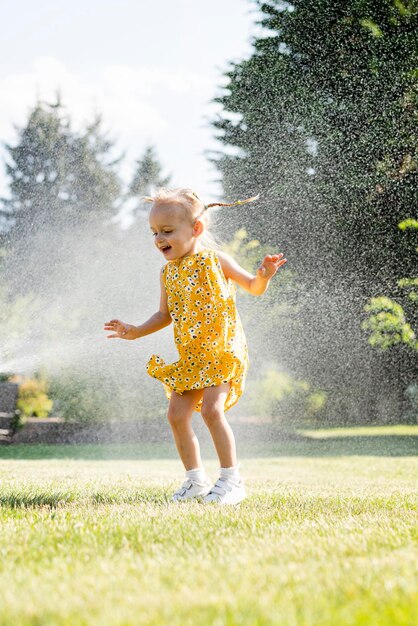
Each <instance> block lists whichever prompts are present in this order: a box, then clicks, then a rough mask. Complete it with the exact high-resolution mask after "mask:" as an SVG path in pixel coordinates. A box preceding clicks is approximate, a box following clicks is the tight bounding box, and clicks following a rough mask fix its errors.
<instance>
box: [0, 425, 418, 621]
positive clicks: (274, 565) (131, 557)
mask: <svg viewBox="0 0 418 626" xmlns="http://www.w3.org/2000/svg"><path fill="white" fill-rule="evenodd" d="M357 430H358V429H357ZM305 434H306V435H308V436H307V437H306V440H304V439H300V440H295V441H290V442H286V443H280V442H276V443H275V444H273V443H271V444H270V447H269V448H268V451H269V454H270V456H269V455H268V454H267V453H266V454H265V455H264V456H260V458H251V456H249V454H248V451H247V452H246V454H245V455H244V456H243V459H242V473H243V475H244V477H245V479H246V483H247V488H248V492H249V497H248V499H247V500H246V501H245V502H243V503H242V504H241V505H240V506H238V507H224V508H219V507H217V506H208V505H204V504H200V503H189V504H184V503H182V504H173V503H170V502H169V496H170V494H171V493H172V491H173V489H174V488H176V487H177V486H178V483H179V481H181V479H182V468H181V465H180V463H179V461H178V460H176V459H175V458H169V457H170V453H169V452H167V451H166V453H165V454H163V453H162V454H161V456H162V457H164V458H160V459H152V458H149V456H150V454H151V453H152V450H151V452H150V448H149V447H148V448H146V449H145V448H141V447H140V446H134V445H131V446H129V447H127V446H124V447H123V448H122V447H121V446H107V447H106V448H98V447H95V446H78V447H75V446H74V447H73V446H9V447H1V448H0V476H1V489H0V504H1V510H0V551H1V559H0V590H1V593H0V626H6V625H7V626H28V625H31V626H35V625H36V626H61V625H65V626H78V625H89V626H90V625H94V626H96V625H97V626H99V625H100V626H108V625H109V626H110V625H111V626H122V625H124V626H128V625H129V626H130V625H132V626H136V625H142V624H147V625H165V624H167V625H170V626H177V625H179V626H180V625H181V626H189V625H190V626H195V625H198V626H206V625H209V624H210V625H213V626H223V625H228V626H232V625H234V626H235V625H236V626H238V625H239V626H241V625H245V626H250V625H251V626H253V625H259V626H264V625H273V624H274V625H283V626H284V625H286V626H302V625H303V626H305V625H306V626H308V625H309V626H340V625H343V626H344V625H347V626H348V625H350V626H351V625H356V626H357V625H364V626H395V625H396V626H397V625H408V626H412V625H415V624H417V623H418V610H417V607H418V594H417V583H418V568H417V562H418V559H417V556H418V552H417V549H416V540H417V517H416V503H417V498H416V485H417V477H418V462H417V458H416V457H415V456H414V455H413V451H414V447H415V452H416V439H417V434H418V433H417V428H416V427H409V429H407V431H403V434H402V432H400V431H399V430H398V431H397V430H396V428H395V430H394V429H390V428H389V430H387V431H386V432H385V433H383V432H380V434H379V432H378V430H376V429H375V430H373V432H372V433H369V439H367V437H368V435H367V434H366V433H365V432H364V431H362V432H361V433H358V432H356V431H354V430H353V431H348V432H345V433H343V432H342V431H341V430H340V431H339V432H338V433H336V432H330V431H326V432H324V433H323V438H322V439H321V433H320V432H319V431H315V433H305ZM405 438H407V439H408V441H406V439H405ZM353 439H354V440H355V443H354V444H353ZM365 439H366V441H364V440H365ZM376 439H379V441H380V444H379V445H377V443H376V442H375V451H376V454H372V452H373V450H371V448H370V446H371V444H370V441H375V440H376ZM274 446H275V447H274ZM124 452H125V454H126V456H127V458H125V459H124V458H122V457H123V453H124ZM154 452H155V450H154ZM344 452H346V453H345V454H344ZM273 453H274V454H273ZM286 453H287V454H286ZM106 457H108V458H106ZM207 469H208V473H209V475H210V476H211V478H213V479H215V478H216V477H217V467H216V463H215V461H214V460H213V458H212V459H211V460H210V461H209V462H208V463H207Z"/></svg>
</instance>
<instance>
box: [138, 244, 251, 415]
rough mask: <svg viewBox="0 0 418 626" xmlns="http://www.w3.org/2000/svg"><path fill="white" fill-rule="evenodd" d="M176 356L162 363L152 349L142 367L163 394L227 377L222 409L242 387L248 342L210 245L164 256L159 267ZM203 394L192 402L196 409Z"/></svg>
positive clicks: (231, 290)
mask: <svg viewBox="0 0 418 626" xmlns="http://www.w3.org/2000/svg"><path fill="white" fill-rule="evenodd" d="M162 274H163V280H164V284H165V288H166V291H167V304H168V310H169V312H170V315H171V318H172V320H173V325H174V341H175V344H176V347H177V350H178V353H179V357H180V358H179V360H178V361H175V362H174V363H171V364H169V365H166V363H165V362H164V360H163V359H162V358H161V357H159V356H158V355H155V354H153V355H152V356H151V358H150V359H149V361H148V363H147V372H148V374H150V376H153V377H154V378H157V379H158V380H160V381H161V382H162V383H163V386H164V390H165V393H166V396H167V398H170V396H171V392H172V391H176V392H177V393H179V394H182V393H183V392H184V391H189V390H191V389H204V388H206V387H214V386H218V385H221V384H222V383H227V382H229V383H230V390H229V393H228V397H227V399H226V402H225V410H227V409H230V408H231V407H232V406H233V405H234V404H235V403H236V402H237V400H238V398H239V397H240V396H241V394H242V392H243V390H244V382H245V376H246V373H247V369H248V363H249V361H248V351H247V343H246V339H245V335H244V331H243V328H242V324H241V320H240V318H239V315H238V311H237V308H236V305H235V295H236V290H235V283H234V282H233V281H231V280H229V279H226V278H225V275H224V273H223V271H222V268H221V265H220V262H219V258H218V255H217V254H216V251H215V250H207V249H206V250H202V251H200V252H197V253H195V254H191V255H189V256H187V257H184V258H182V259H178V260H174V261H168V263H166V265H165V266H164V267H163V269H162ZM201 406H202V400H200V401H199V403H198V404H197V406H196V407H195V410H196V411H200V409H201Z"/></svg>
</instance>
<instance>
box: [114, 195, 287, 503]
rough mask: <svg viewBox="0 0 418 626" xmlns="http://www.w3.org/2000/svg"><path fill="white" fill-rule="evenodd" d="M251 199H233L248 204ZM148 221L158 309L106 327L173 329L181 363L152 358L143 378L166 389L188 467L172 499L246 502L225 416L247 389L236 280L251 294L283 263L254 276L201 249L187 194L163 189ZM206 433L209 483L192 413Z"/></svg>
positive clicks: (201, 207) (198, 222)
mask: <svg viewBox="0 0 418 626" xmlns="http://www.w3.org/2000/svg"><path fill="white" fill-rule="evenodd" d="M254 199H255V198H250V199H248V200H243V201H238V202H236V203H234V204H242V203H244V202H249V201H252V200H254ZM147 200H148V201H150V202H152V207H151V211H150V214H149V223H150V226H151V230H152V233H153V237H154V241H155V245H156V247H157V248H158V250H159V251H160V252H161V254H162V255H163V256H164V259H165V260H166V264H165V265H164V266H163V268H162V271H161V276H160V287H161V296H160V306H159V310H158V311H157V312H156V313H154V315H152V316H151V317H150V318H149V319H148V320H147V321H145V322H144V323H143V324H140V325H139V326H133V325H131V324H125V323H124V322H121V321H120V320H117V319H113V320H111V321H110V322H107V323H106V324H105V326H104V329H105V330H106V331H112V332H113V333H114V334H111V335H107V337H108V338H109V339H113V338H114V337H119V338H120V339H138V338H139V337H144V336H145V335H149V334H150V333H155V332H156V331H157V330H160V329H161V328H164V327H165V326H168V325H169V324H171V322H173V324H174V340H175V343H176V346H177V349H178V352H179V357H180V358H179V360H178V361H176V362H175V363H172V364H170V365H166V364H165V362H164V360H163V359H162V358H160V357H159V356H157V355H152V356H151V358H150V359H149V361H148V364H147V371H148V373H149V374H150V375H151V376H153V377H154V378H157V379H158V380H160V381H161V382H162V383H163V385H164V390H165V392H166V395H167V398H168V399H169V406H168V421H169V423H170V426H171V428H172V431H173V435H174V440H175V443H176V446H177V449H178V452H179V455H180V458H181V460H182V462H183V465H184V467H185V470H186V480H185V482H184V483H183V485H182V486H181V488H180V489H179V490H178V491H176V493H175V494H174V495H173V500H176V501H179V500H189V499H191V498H198V497H203V498H204V500H205V502H217V503H220V504H237V503H239V502H241V500H243V499H244V498H245V488H244V484H243V481H242V480H241V478H240V475H239V469H238V464H237V456H236V449H235V439H234V435H233V432H232V430H231V427H230V425H229V424H228V422H227V420H226V418H225V413H224V412H225V411H226V410H228V409H229V408H231V406H233V405H234V404H235V403H236V402H237V400H238V398H239V397H240V395H241V394H242V392H243V389H244V380H245V375H246V372H247V368H248V355H247V345H246V341H245V335H244V331H243V328H242V325H241V321H240V318H239V315H238V312H237V309H236V306H235V283H237V284H238V285H240V286H241V287H243V288H244V289H246V290H247V291H249V292H250V293H251V294H253V295H255V296H260V295H261V294H263V293H264V292H265V291H266V289H267V287H268V284H269V281H270V279H271V278H272V277H273V276H274V275H275V273H276V272H277V270H278V269H279V267H280V266H282V265H284V263H286V259H283V258H282V257H283V254H275V255H272V256H270V255H268V256H266V257H264V259H263V261H262V263H261V266H260V267H259V269H258V270H257V274H256V276H253V275H252V274H250V273H249V272H247V271H246V270H245V269H243V268H242V267H240V265H238V263H236V261H234V259H233V258H232V257H230V256H229V255H227V254H225V253H223V252H220V251H219V250H214V249H211V248H206V247H204V245H203V241H204V238H205V235H206V237H207V236H208V235H209V236H210V233H208V209H209V208H210V207H212V206H233V205H230V204H224V203H222V204H221V203H215V204H210V205H208V206H206V205H205V204H203V202H202V201H201V200H200V199H199V198H198V196H197V195H196V194H195V193H194V192H193V191H192V190H190V189H175V190H167V189H160V190H159V191H158V192H157V193H156V195H155V196H154V197H153V198H147ZM194 410H195V411H200V412H201V415H202V418H203V420H204V421H205V423H206V425H207V427H208V428H209V431H210V434H211V436H212V439H213V442H214V445H215V448H216V452H217V454H218V457H219V462H220V466H221V467H220V477H219V479H218V480H217V481H216V483H215V484H214V485H212V484H211V483H210V482H209V481H208V479H207V478H206V474H205V470H204V469H203V466H202V460H201V457H200V449H199V442H198V440H197V438H196V435H195V433H194V431H193V429H192V423H191V420H192V414H193V411H194Z"/></svg>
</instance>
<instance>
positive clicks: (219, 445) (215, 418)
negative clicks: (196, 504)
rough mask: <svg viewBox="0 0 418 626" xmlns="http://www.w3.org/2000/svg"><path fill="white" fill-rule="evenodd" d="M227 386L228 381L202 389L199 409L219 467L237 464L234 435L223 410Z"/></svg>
mask: <svg viewBox="0 0 418 626" xmlns="http://www.w3.org/2000/svg"><path fill="white" fill-rule="evenodd" d="M229 386H230V384H229V383H224V384H223V385H219V386H218V387H207V388H206V389H204V393H203V403H202V410H201V413H202V417H203V419H204V421H205V423H206V425H207V427H208V428H209V431H210V434H211V436H212V439H213V443H214V445H215V448H216V452H217V453H218V457H219V462H220V465H221V467H232V466H235V465H236V464H237V453H236V448H235V437H234V433H233V432H232V429H231V427H230V425H229V424H228V422H227V420H226V417H225V412H224V407H225V400H226V398H227V396H228V393H229Z"/></svg>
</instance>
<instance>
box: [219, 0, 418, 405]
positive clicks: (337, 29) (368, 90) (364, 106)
mask: <svg viewBox="0 0 418 626" xmlns="http://www.w3.org/2000/svg"><path fill="white" fill-rule="evenodd" d="M254 4H255V5H256V7H257V8H258V9H259V11H260V14H261V18H260V24H261V25H262V26H263V31H262V32H261V34H260V35H259V36H258V37H257V38H256V39H255V40H254V48H253V53H252V55H251V56H250V57H249V58H248V59H245V60H243V61H240V62H238V63H232V64H231V66H230V69H229V70H228V71H227V72H226V77H227V79H228V83H227V85H226V87H225V89H224V91H223V93H221V94H220V95H219V97H218V98H217V99H216V100H217V102H218V103H220V104H221V105H222V108H223V111H222V113H221V114H220V115H219V116H218V118H217V119H215V120H214V122H213V125H214V127H215V129H216V131H217V133H218V137H219V140H220V142H221V144H222V145H223V146H224V149H223V150H220V151H219V152H218V153H216V154H214V155H212V159H213V160H214V161H215V163H216V165H217V167H218V169H219V171H220V173H221V175H222V180H223V184H224V188H225V191H226V192H227V194H228V195H229V196H230V197H231V199H235V198H236V197H242V196H244V195H245V194H248V195H253V194H254V193H258V192H259V193H260V194H261V200H260V202H259V203H258V204H257V205H253V206H246V207H245V209H243V208H239V209H228V214H226V212H225V219H224V223H225V225H226V228H229V227H230V225H231V224H233V223H236V222H239V224H240V226H241V227H242V228H245V229H246V231H247V232H248V233H249V236H250V237H251V238H256V239H258V240H260V241H262V242H263V243H268V244H270V246H272V247H274V249H275V251H276V250H280V251H283V252H285V254H286V258H287V259H288V265H289V268H292V269H293V270H297V271H298V273H299V280H300V282H301V283H302V291H301V293H300V302H299V303H300V309H299V311H300V312H299V320H300V322H301V326H302V328H303V332H302V334H301V333H299V334H297V335H294V336H293V344H294V350H293V354H292V355H291V356H290V357H288V360H289V361H290V360H291V359H292V358H293V361H294V362H296V363H298V368H299V373H298V375H300V376H301V377H302V378H303V379H306V378H307V379H308V380H313V381H314V382H315V383H316V384H318V385H319V386H321V387H324V386H328V387H329V388H330V389H334V391H337V390H340V391H341V389H342V388H344V389H343V393H345V392H347V393H349V394H351V395H352V397H353V398H356V400H355V402H357V403H358V407H360V406H361V407H362V409H361V410H362V412H363V414H364V407H365V406H368V404H370V406H371V404H372V397H371V392H370V389H371V388H372V386H373V385H375V384H376V385H379V384H380V383H379V382H378V381H379V379H380V380H382V379H383V378H384V372H386V371H388V370H389V368H390V359H391V356H389V355H388V356H387V357H386V359H387V361H386V362H384V359H376V358H375V357H374V356H373V353H372V351H371V349H370V348H369V346H368V345H367V342H366V340H365V335H364V332H362V331H361V328H360V325H361V320H362V319H363V316H364V311H363V309H364V305H365V302H366V300H367V298H368V297H370V296H372V297H373V296H378V295H379V294H380V293H382V291H383V292H386V293H388V297H395V296H396V295H397V290H398V289H400V287H399V285H397V281H398V280H399V278H400V277H402V276H407V275H410V274H411V273H412V271H413V264H414V259H412V258H411V255H410V254H409V248H408V244H407V242H406V241H405V240H404V239H403V238H402V237H401V236H400V232H399V230H398V229H397V228H396V226H397V224H398V223H399V222H401V221H403V220H405V219H406V218H407V217H408V216H410V215H411V211H412V206H413V205H414V203H415V198H416V195H417V194H416V192H417V188H416V187H417V185H416V179H417V177H416V173H417V153H416V145H417V142H416V117H417V97H416V95H417V90H416V87H417V81H416V77H417V70H416V44H417V35H416V33H417V29H416V16H417V2H416V0H410V1H405V2H400V1H399V0H350V1H349V2H344V3H342V2H341V3H340V2H334V1H333V0H295V1H294V2H292V4H290V3H287V2H283V1H280V0H269V1H267V2H263V1H261V0H258V1H255V2H254ZM229 216H230V217H229ZM412 321H413V320H411V322H412ZM279 335H280V328H277V336H279ZM277 346H279V344H277ZM276 349H279V347H277V348H276ZM281 358H282V359H283V358H286V356H284V355H281ZM392 358H393V357H392ZM382 368H383V369H382ZM392 369H393V368H392ZM408 371H409V372H410V363H408V362H406V363H405V364H404V365H402V366H401V367H399V368H397V372H398V374H397V375H398V376H399V381H398V382H397V383H396V384H398V385H400V386H403V387H405V386H406V384H407V382H408V377H409V378H410V373H409V374H408ZM360 372H362V374H361V375H360ZM365 372H367V374H365ZM385 375H386V374H385ZM385 391H386V389H382V392H383V393H384V392H385ZM374 393H379V391H378V389H377V388H376V389H375V390H374ZM396 393H397V392H396V391H395V394H396ZM369 400H370V402H369ZM355 410H358V409H355ZM366 410H368V409H366Z"/></svg>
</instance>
